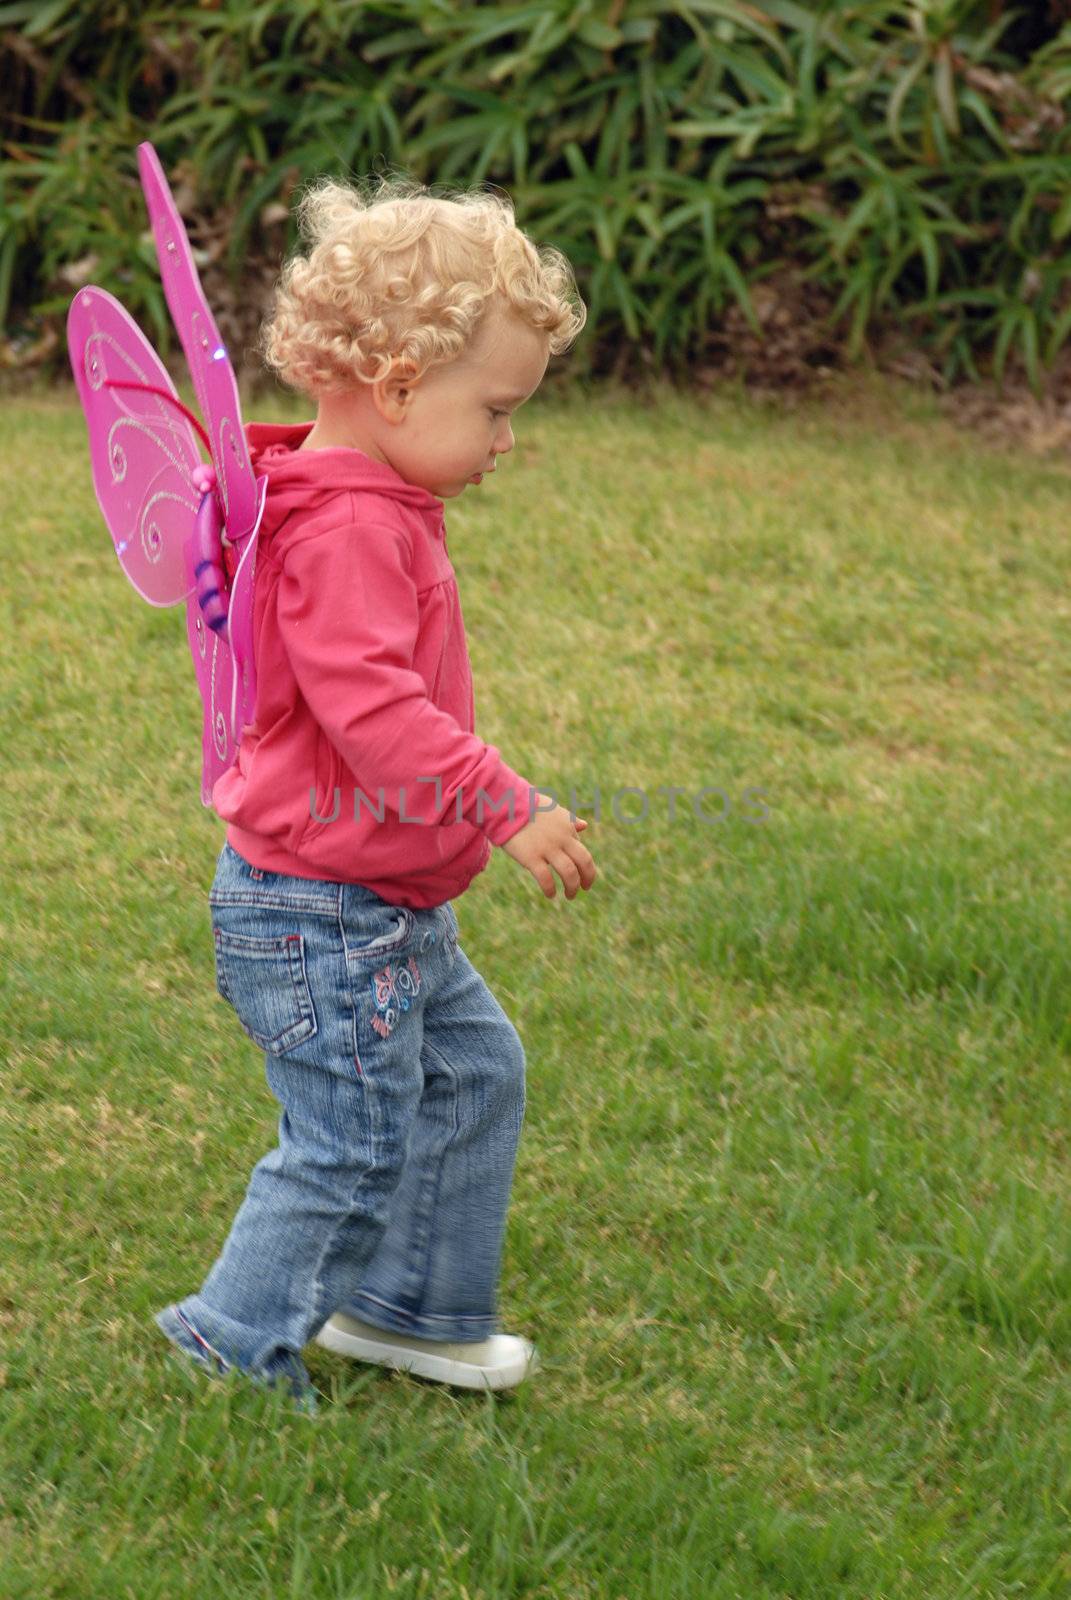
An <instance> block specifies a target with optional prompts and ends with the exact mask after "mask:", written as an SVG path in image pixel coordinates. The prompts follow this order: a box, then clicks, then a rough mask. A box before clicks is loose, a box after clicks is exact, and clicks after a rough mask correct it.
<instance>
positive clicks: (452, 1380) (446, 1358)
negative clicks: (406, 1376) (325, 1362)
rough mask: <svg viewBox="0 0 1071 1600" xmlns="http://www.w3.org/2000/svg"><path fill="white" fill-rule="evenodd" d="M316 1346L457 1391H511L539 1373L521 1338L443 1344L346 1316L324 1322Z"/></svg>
mask: <svg viewBox="0 0 1071 1600" xmlns="http://www.w3.org/2000/svg"><path fill="white" fill-rule="evenodd" d="M316 1343H317V1344H322V1345H323V1347H324V1349H325V1350H334V1351H335V1353H336V1354H337V1355H340V1356H352V1357H353V1358H354V1359H355V1360H357V1361H375V1362H378V1363H379V1365H380V1366H384V1367H397V1368H399V1369H400V1370H401V1371H402V1372H411V1373H413V1375H414V1376H415V1377H418V1378H431V1379H433V1380H434V1381H436V1382H438V1383H449V1384H454V1385H455V1386H456V1387H457V1388H459V1389H512V1388H515V1387H516V1385H517V1384H518V1383H522V1382H523V1381H524V1379H525V1378H527V1377H528V1375H529V1373H531V1372H536V1371H538V1369H539V1352H538V1350H537V1349H536V1347H535V1345H534V1344H532V1343H531V1341H530V1340H528V1339H523V1338H521V1337H520V1335H519V1334H512V1333H493V1334H492V1335H491V1337H490V1338H489V1339H479V1340H476V1341H475V1342H471V1343H470V1342H458V1343H451V1344H445V1343H443V1342H441V1341H440V1340H438V1339H414V1338H412V1337H411V1336H410V1335H409V1334H405V1333H393V1332H390V1331H389V1330H388V1329H386V1328H376V1327H374V1326H373V1325H372V1323H370V1322H359V1321H358V1320H357V1318H356V1317H350V1316H347V1315H346V1313H345V1312H344V1311H336V1312H335V1314H334V1316H331V1317H328V1319H327V1321H326V1322H325V1323H324V1325H323V1327H322V1328H321V1329H320V1331H319V1333H318V1334H317V1335H316Z"/></svg>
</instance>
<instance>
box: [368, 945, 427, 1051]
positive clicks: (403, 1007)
mask: <svg viewBox="0 0 1071 1600" xmlns="http://www.w3.org/2000/svg"><path fill="white" fill-rule="evenodd" d="M419 993H420V968H419V967H418V966H417V964H416V962H415V961H414V960H413V958H412V956H410V957H409V959H408V961H406V962H405V963H404V964H399V965H395V964H394V963H393V962H388V963H387V965H386V966H385V967H380V969H379V971H378V972H374V973H373V974H372V998H373V1000H374V1001H375V1003H376V1015H375V1016H374V1017H373V1018H372V1026H373V1028H374V1029H375V1030H376V1032H377V1033H378V1034H379V1036H380V1038H381V1039H386V1038H388V1037H389V1036H390V1034H391V1031H392V1030H393V1028H394V1024H395V1023H396V1022H397V1020H398V1017H399V1014H400V1012H402V1011H408V1010H409V1006H410V1003H411V1000H412V997H413V996H414V995H417V994H419Z"/></svg>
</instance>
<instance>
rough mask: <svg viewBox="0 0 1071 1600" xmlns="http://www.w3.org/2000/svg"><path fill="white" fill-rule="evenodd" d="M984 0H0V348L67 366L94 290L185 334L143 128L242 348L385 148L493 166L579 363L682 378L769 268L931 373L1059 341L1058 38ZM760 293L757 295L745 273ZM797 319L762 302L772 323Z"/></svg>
mask: <svg viewBox="0 0 1071 1600" xmlns="http://www.w3.org/2000/svg"><path fill="white" fill-rule="evenodd" d="M1069 10H1071V7H1068V6H1067V5H1065V4H1051V5H1050V6H1049V8H1048V11H1047V12H1044V15H1043V16H1041V15H1039V14H1041V13H1043V11H1044V8H1042V7H1041V6H1039V5H1035V6H1032V7H1016V8H1009V7H1004V6H1002V5H1000V4H997V3H993V0H859V3H854V4H853V3H836V4H829V3H826V4H818V5H807V6H805V5H802V4H797V3H795V0H690V3H686V0H681V3H677V0H606V3H603V4H599V5H597V4H595V3H594V0H578V3H567V0H533V3H531V4H528V5H523V4H522V5H488V4H465V5H460V4H449V3H446V0H385V3H381V4H374V5H364V4H355V3H347V0H285V3H283V0H201V3H200V4H192V3H188V4H185V5H178V6H173V5H166V6H165V5H163V4H160V3H158V0H140V3H139V0H100V3H97V4H91V3H90V4H87V3H85V0H51V3H49V0H38V3H30V0H25V3H21V4H0V30H4V31H3V32H2V33H0V43H2V47H3V52H4V57H5V80H6V82H7V83H8V84H9V85H10V86H11V92H10V93H8V94H7V95H6V96H5V101H4V109H3V110H2V111H0V127H2V131H3V137H2V150H0V336H2V337H0V350H2V351H3V352H4V359H6V361H7V363H8V364H9V365H10V364H17V363H20V362H23V361H26V360H29V359H35V360H41V361H45V362H49V361H51V362H54V363H55V364H56V365H57V366H58V365H59V364H60V363H62V361H63V358H64V354H63V343H62V331H63V318H64V315H65V313H66V308H67V305H68V304H69V301H70V298H71V295H72V294H73V293H74V291H75V289H76V288H77V287H78V286H79V285H80V284H81V283H84V282H87V281H93V282H97V283H100V284H102V285H104V286H105V287H108V288H111V289H112V290H113V291H114V292H115V293H117V294H118V295H119V297H120V298H121V299H122V300H123V302H124V304H126V305H127V306H128V308H129V309H130V310H131V312H132V313H133V314H134V315H135V316H137V317H138V318H139V320H141V321H142V322H143V323H144V325H145V326H146V328H147V329H148V330H149V331H150V332H151V334H152V335H153V336H154V338H155V340H156V342H157V344H158V346H159V348H160V349H161V352H162V353H164V354H165V355H166V354H167V353H168V352H169V350H170V349H171V334H170V330H169V324H168V319H167V315H166V307H165V306H164V303H163V300H162V296H161V292H160V286H159V278H158V273H157V268H156V261H155V255H154V252H153V248H152V242H151V237H150V235H149V233H148V229H147V224H146V218H145V212H144V206H143V202H142V198H141V192H140V188H139V185H138V180H137V165H136V155H135V151H136V147H137V144H138V143H139V142H140V141H141V140H142V139H146V138H151V139H152V141H153V143H154V145H155V146H156V148H157V150H158V152H159V154H160V157H161V160H162V161H163V163H164V167H165V169H166V171H167V172H168V174H169V176H170V178H171V180H172V186H173V188H174V189H175V191H176V198H177V200H178V202H179V206H180V209H181V210H182V212H183V215H184V217H185V218H186V219H187V223H188V226H189V228H190V233H191V238H192V239H193V242H194V245H195V248H196V251H197V254H198V260H199V264H200V265H201V267H202V271H203V276H204V279H205V284H206V289H207V291H208V293H209V297H210V299H211V301H212V304H213V306H214V308H217V311H218V316H219V321H220V325H221V329H222V331H223V333H224V337H226V338H227V339H228V342H230V343H231V345H232V348H233V349H235V350H238V349H240V348H241V349H246V348H249V347H251V344H252V338H253V334H254V331H255V325H256V323H257V321H258V320H259V317H260V315H261V314H262V311H263V309H264V307H265V303H266V296H267V291H268V288H269V287H270V283H271V281H272V277H273V275H274V272H275V271H276V270H277V268H278V265H279V262H280V259H281V257H282V255H283V254H284V252H285V251H286V249H287V248H288V247H289V246H290V245H292V244H293V243H294V231H293V218H292V198H293V195H294V191H295V189H296V188H298V187H299V186H300V184H301V183H302V182H303V181H304V180H306V179H308V178H310V177H312V176H314V175H317V174H320V173H323V172H332V173H338V174H341V175H344V176H345V175H353V174H356V173H366V172H374V171H378V170H380V169H381V168H382V166H383V164H384V163H386V164H388V165H389V166H390V167H391V168H394V169H400V170H404V171H407V172H410V173H413V174H415V175H416V176H417V177H419V178H420V179H421V180H423V181H424V182H426V183H429V184H432V185H434V184H435V183H437V182H440V181H442V182H453V183H464V184H470V183H471V184H481V183H485V182H488V183H492V184H495V185H498V186H500V187H502V188H505V189H506V190H507V191H508V192H509V194H510V195H511V197H512V198H513V200H514V203H515V205H516V209H517V217H518V221H519V222H520V224H521V226H523V227H524V228H526V230H527V231H528V232H530V233H531V234H532V236H533V237H535V238H537V239H539V240H540V241H545V242H548V243H553V244H556V245H557V246H558V247H559V248H561V249H563V250H564V251H565V252H566V254H567V255H568V256H569V258H570V260H571V261H572V263H573V265H574V268H575V270H576V274H577V280H578V283H579V286H580V289H581V292H582V294H583V295H584V298H585V300H586V301H587V303H588V306H589V311H590V315H589V324H588V335H587V337H586V338H585V339H584V340H582V341H581V344H580V345H579V346H578V347H577V351H576V352H575V354H574V355H571V357H570V364H571V366H572V367H573V369H574V370H575V364H576V363H577V362H579V363H580V364H581V366H583V365H584V364H585V363H586V364H587V366H588V367H589V368H590V367H591V366H593V365H599V364H600V363H605V362H606V361H607V360H608V353H609V352H616V355H617V360H618V364H619V365H620V362H621V361H622V360H625V359H633V358H635V357H636V356H637V355H640V354H642V358H643V359H644V360H645V361H647V362H648V363H649V364H655V365H658V366H663V365H668V366H670V367H671V368H673V369H676V370H682V369H683V368H684V367H686V366H687V365H688V364H689V363H691V362H694V361H695V360H696V359H697V358H698V357H701V356H702V355H703V353H704V351H705V350H707V349H709V348H710V347H711V345H712V343H715V342H716V340H717V338H718V336H719V332H722V333H723V331H724V327H725V326H726V324H727V323H728V324H729V325H731V324H732V321H733V319H734V318H735V320H736V321H737V322H738V323H739V325H740V327H741V328H742V329H746V330H749V331H750V335H751V336H752V337H753V338H755V339H758V340H763V339H767V340H768V338H769V335H770V330H771V327H772V326H773V325H774V324H776V320H777V319H776V317H774V318H772V319H771V317H770V316H769V315H768V311H769V309H770V308H771V307H773V308H774V309H776V306H777V304H778V301H779V298H780V299H783V296H784V294H785V292H786V289H785V286H786V285H787V284H795V285H797V286H800V285H804V286H808V287H809V289H810V291H812V299H811V301H810V302H809V303H810V304H812V305H813V306H815V307H817V308H818V310H819V312H820V313H821V315H822V316H823V317H824V320H825V323H826V325H827V334H826V337H827V338H829V339H832V340H833V341H834V343H835V344H836V345H839V346H840V347H842V348H843V352H844V354H845V355H846V356H847V357H849V358H852V357H855V356H857V355H858V354H859V353H860V351H861V350H862V349H863V347H864V344H865V343H866V342H867V341H868V340H870V339H871V338H873V337H875V336H880V335H881V334H882V332H883V330H888V329H898V330H902V331H903V332H904V333H906V334H907V335H909V337H910V338H911V340H912V341H913V342H915V343H917V344H918V345H920V346H922V347H924V348H926V349H927V350H928V351H930V353H931V355H932V358H933V360H934V361H935V362H936V363H937V365H938V366H939V368H940V370H941V372H942V373H943V374H944V376H945V378H946V379H949V380H953V379H955V378H957V377H959V376H961V375H966V376H977V375H979V370H980V364H983V365H984V366H985V368H986V370H988V369H989V368H990V367H991V368H992V370H993V371H994V372H995V373H996V375H997V376H998V377H999V376H1001V375H1002V374H1003V372H1004V370H1005V366H1006V364H1007V362H1008V361H1009V360H1014V361H1016V362H1017V363H1021V364H1022V365H1023V366H1024V367H1025V369H1026V371H1027V372H1028V374H1029V376H1030V380H1031V382H1032V383H1033V384H1034V386H1035V388H1037V387H1039V386H1040V385H1041V384H1042V382H1043V374H1044V371H1045V369H1046V368H1048V367H1049V366H1050V365H1051V364H1052V362H1053V361H1054V358H1055V357H1056V355H1057V352H1058V351H1059V350H1060V348H1061V347H1062V346H1063V345H1064V343H1065V342H1066V340H1067V338H1068V334H1069V332H1071V288H1069V271H1071V242H1069V234H1071V184H1069V182H1068V176H1069V173H1071V131H1069V127H1068V118H1067V114H1066V109H1065V108H1066V105H1067V98H1068V92H1069V89H1071V23H1069V22H1068V20H1067V13H1068V11H1069ZM763 286H765V290H766V293H765V294H764V293H763V292H762V289H763ZM784 321H785V316H784V315H782V318H781V322H782V324H783V323H784Z"/></svg>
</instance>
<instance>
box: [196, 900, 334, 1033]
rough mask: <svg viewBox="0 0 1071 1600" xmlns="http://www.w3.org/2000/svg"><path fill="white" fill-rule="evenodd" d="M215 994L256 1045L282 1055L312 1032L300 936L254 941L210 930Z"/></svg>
mask: <svg viewBox="0 0 1071 1600" xmlns="http://www.w3.org/2000/svg"><path fill="white" fill-rule="evenodd" d="M212 932H213V935H214V937H215V943H216V988H217V989H218V990H219V993H220V996H221V998H222V999H224V1000H225V1001H226V1002H227V1004H228V1005H229V1006H232V1007H233V1008H234V1012H235V1015H236V1016H237V1018H238V1021H239V1022H240V1023H241V1026H242V1029H243V1031H244V1032H245V1033H247V1034H248V1035H249V1037H250V1039H252V1041H253V1043H254V1044H257V1045H259V1046H260V1048H261V1049H262V1050H266V1051H268V1052H269V1053H270V1054H271V1055H277V1056H278V1055H284V1054H285V1053H286V1051H287V1050H293V1049H294V1048H295V1046H297V1045H299V1044H303V1043H304V1042H305V1040H306V1039H311V1038H312V1036H313V1035H314V1034H315V1032H316V1028H317V1024H316V1012H315V1010H314V1008H313V1004H312V993H311V991H310V989H309V980H308V975H307V973H306V971H305V939H304V936H303V935H302V934H300V933H284V934H276V935H274V936H269V937H267V938H265V937H256V936H254V935H253V934H248V933H228V932H226V931H225V930H224V929H223V928H220V927H216V926H214V927H213V929H212Z"/></svg>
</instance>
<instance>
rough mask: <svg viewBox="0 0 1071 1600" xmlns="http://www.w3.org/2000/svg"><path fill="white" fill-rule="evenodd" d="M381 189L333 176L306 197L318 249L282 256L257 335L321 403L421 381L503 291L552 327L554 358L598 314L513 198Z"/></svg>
mask: <svg viewBox="0 0 1071 1600" xmlns="http://www.w3.org/2000/svg"><path fill="white" fill-rule="evenodd" d="M372 184H373V180H372V179H364V180H361V181H359V182H358V183H355V184H348V183H341V182H339V181H337V180H335V179H332V178H322V179H319V180H317V181H315V182H314V183H313V185H312V186H311V188H309V189H307V190H306V192H305V193H304V195H303V196H302V198H301V200H300V201H299V203H298V225H299V229H300V231H301V233H302V234H303V236H304V237H305V239H306V240H307V241H308V242H309V244H310V245H311V248H310V250H309V252H308V254H307V255H304V254H301V253H299V254H297V255H295V256H292V257H291V258H290V260H288V261H287V262H286V263H285V264H284V266H283V269H282V272H281V274H280V277H279V280H278V282H277V283H276V287H275V300H274V307H273V309H272V311H271V313H270V315H269V316H268V317H267V319H266V320H265V322H264V324H263V326H262V328H261V333H260V339H259V348H260V353H261V355H262V357H263V359H264V361H265V364H266V365H267V366H268V367H270V368H272V369H273V370H274V371H275V372H276V373H277V374H278V375H279V377H280V378H281V379H282V381H283V382H284V383H285V384H287V385H288V386H289V387H290V388H293V389H297V390H299V391H300V392H301V393H303V394H306V395H309V396H311V397H313V398H316V397H318V396H319V395H321V394H327V393H332V392H337V391H339V390H342V389H347V388H351V387H352V386H353V384H354V382H360V383H375V382H376V381H377V380H378V379H380V378H383V377H386V376H387V375H388V373H390V372H391V371H392V370H393V368H394V366H395V364H403V363H411V364H412V369H413V371H412V376H413V381H414V382H415V381H416V380H417V379H418V378H420V377H421V376H422V375H423V374H424V373H425V372H427V371H428V370H429V368H431V367H435V366H439V365H442V364H444V363H447V362H451V361H454V360H456V359H457V358H458V357H459V356H460V355H461V354H462V353H463V352H464V350H465V349H466V347H467V346H468V345H469V344H471V342H472V340H473V338H474V336H475V335H476V333H477V332H478V330H479V328H480V326H481V324H482V322H483V319H484V317H485V315H486V314H487V311H488V309H489V303H490V302H491V301H492V299H493V298H494V299H498V300H499V301H500V303H505V304H506V305H507V306H509V307H511V308H512V309H513V311H514V312H515V313H517V314H518V315H519V316H521V317H522V318H523V319H524V321H525V322H527V323H528V324H529V326H531V327H532V328H537V329H543V330H545V331H546V333H547V334H548V335H549V345H550V354H551V355H560V354H561V353H562V352H563V351H565V350H567V349H568V348H569V347H570V345H572V343H573V341H574V340H575V339H576V337H577V335H578V334H579V333H580V331H581V329H582V328H583V326H584V324H585V322H586V321H587V307H586V306H585V305H584V302H583V300H582V299H581V298H580V294H579V292H578V290H577V287H576V281H575V279H574V276H573V271H572V268H571V266H570V264H569V262H568V260H567V259H566V257H565V256H564V255H563V254H562V252H561V251H560V250H558V249H556V248H555V247H554V246H553V245H544V246H543V247H542V248H541V249H537V248H536V246H535V245H534V244H533V243H532V241H531V240H530V239H529V238H528V236H527V235H526V234H525V233H523V232H522V230H521V229H520V228H518V227H517V225H516V222H515V221H514V210H513V204H512V202H511V201H510V199H509V198H508V197H507V196H505V195H503V194H498V193H489V192H485V191H483V190H459V189H456V188H454V189H453V190H452V192H448V193H447V194H445V195H436V194H433V193H432V191H431V189H430V188H429V187H428V186H427V185H425V184H422V183H419V182H418V181H417V180H416V179H414V178H411V177H407V176H401V177H394V178H382V179H381V180H380V183H379V188H378V189H373V187H372ZM437 187H440V188H442V187H443V186H442V185H438V186H437Z"/></svg>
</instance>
